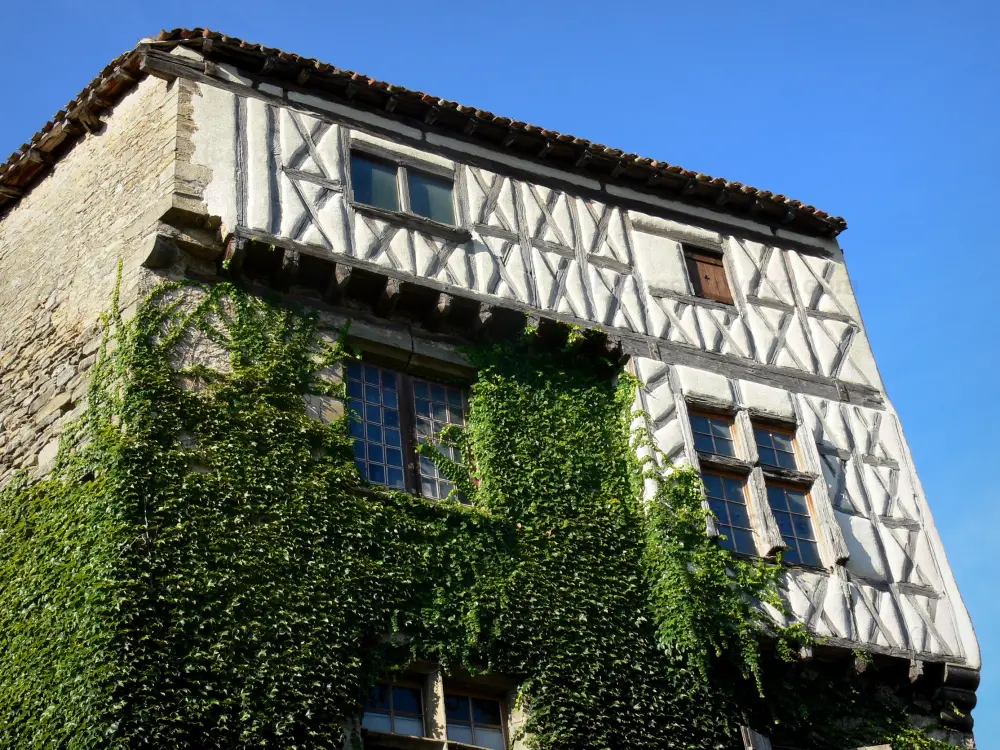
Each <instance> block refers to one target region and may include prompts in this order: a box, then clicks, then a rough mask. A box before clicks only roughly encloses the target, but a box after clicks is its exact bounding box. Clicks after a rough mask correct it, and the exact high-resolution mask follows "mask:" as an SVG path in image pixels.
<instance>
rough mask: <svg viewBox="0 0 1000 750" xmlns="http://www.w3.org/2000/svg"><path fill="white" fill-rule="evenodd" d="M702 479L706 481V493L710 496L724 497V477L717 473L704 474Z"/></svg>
mask: <svg viewBox="0 0 1000 750" xmlns="http://www.w3.org/2000/svg"><path fill="white" fill-rule="evenodd" d="M701 481H702V482H704V483H705V494H707V495H708V496H709V497H717V498H720V499H722V498H723V494H722V477H720V476H719V475H717V474H702V475H701Z"/></svg>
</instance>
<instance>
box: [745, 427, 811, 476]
mask: <svg viewBox="0 0 1000 750" xmlns="http://www.w3.org/2000/svg"><path fill="white" fill-rule="evenodd" d="M750 426H751V427H752V429H753V442H754V451H755V453H756V454H757V462H758V463H759V464H760V467H761V469H763V470H764V471H765V472H768V471H780V472H801V471H802V469H801V468H800V463H801V458H802V452H801V450H800V449H799V445H798V436H797V432H798V431H797V430H796V428H795V427H793V426H791V425H786V424H780V423H777V422H770V421H765V420H760V419H752V420H751V422H750ZM758 429H761V430H767V431H768V432H772V433H775V432H776V433H778V434H780V435H784V436H785V437H787V438H788V442H789V443H791V446H792V451H791V454H792V460H793V462H794V463H795V466H792V467H788V466H780V465H778V464H767V463H764V461H763V459H761V456H760V452H761V448H762V446H761V445H760V443H758V442H757V430H758ZM763 448H764V449H765V450H771V451H773V452H774V453H775V460H777V458H778V456H777V454H778V453H788V451H779V450H778V448H777V446H775V445H774V440H773V438H772V439H771V446H770V447H768V446H763Z"/></svg>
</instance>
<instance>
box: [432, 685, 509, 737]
mask: <svg viewBox="0 0 1000 750" xmlns="http://www.w3.org/2000/svg"><path fill="white" fill-rule="evenodd" d="M444 711H445V717H446V718H447V722H448V739H449V740H452V741H453V742H463V743H465V744H466V745H476V746H477V747H485V748H490V750H504V748H506V743H505V741H504V734H503V710H502V706H501V702H500V701H498V700H495V699H492V698H477V697H473V696H468V695H458V694H455V693H445V696H444Z"/></svg>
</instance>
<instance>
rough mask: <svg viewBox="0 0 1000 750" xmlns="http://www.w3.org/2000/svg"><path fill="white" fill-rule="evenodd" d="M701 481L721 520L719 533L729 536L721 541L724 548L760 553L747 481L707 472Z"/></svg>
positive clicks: (715, 512) (718, 523)
mask: <svg viewBox="0 0 1000 750" xmlns="http://www.w3.org/2000/svg"><path fill="white" fill-rule="evenodd" d="M701 479H702V482H704V484H705V496H706V497H707V498H708V505H709V507H710V508H711V509H712V512H713V513H714V514H715V517H716V519H718V520H717V524H716V525H717V526H718V528H719V533H720V534H722V535H724V536H725V537H726V538H725V539H722V538H720V539H719V541H720V542H721V543H722V546H723V547H726V548H727V549H731V550H732V551H733V552H741V553H743V554H747V555H753V554H756V552H757V548H756V545H755V544H754V540H753V529H752V527H751V526H750V512H749V510H748V509H747V499H746V491H745V489H744V480H743V479H739V478H736V477H733V476H729V475H727V474H716V473H714V472H704V473H703V474H702V475H701Z"/></svg>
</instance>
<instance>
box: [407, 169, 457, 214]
mask: <svg viewBox="0 0 1000 750" xmlns="http://www.w3.org/2000/svg"><path fill="white" fill-rule="evenodd" d="M406 179H407V182H408V183H409V186H410V211H412V212H413V213H415V214H416V215H417V216H423V217H425V218H428V219H433V220H434V221H439V222H441V223H442V224H450V225H452V226H454V224H455V201H454V198H453V197H452V192H453V191H454V187H455V185H454V183H453V182H452V181H451V180H449V179H446V178H444V177H438V176H437V175H432V174H428V173H427V172H421V171H419V170H416V169H408V170H407V173H406Z"/></svg>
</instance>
